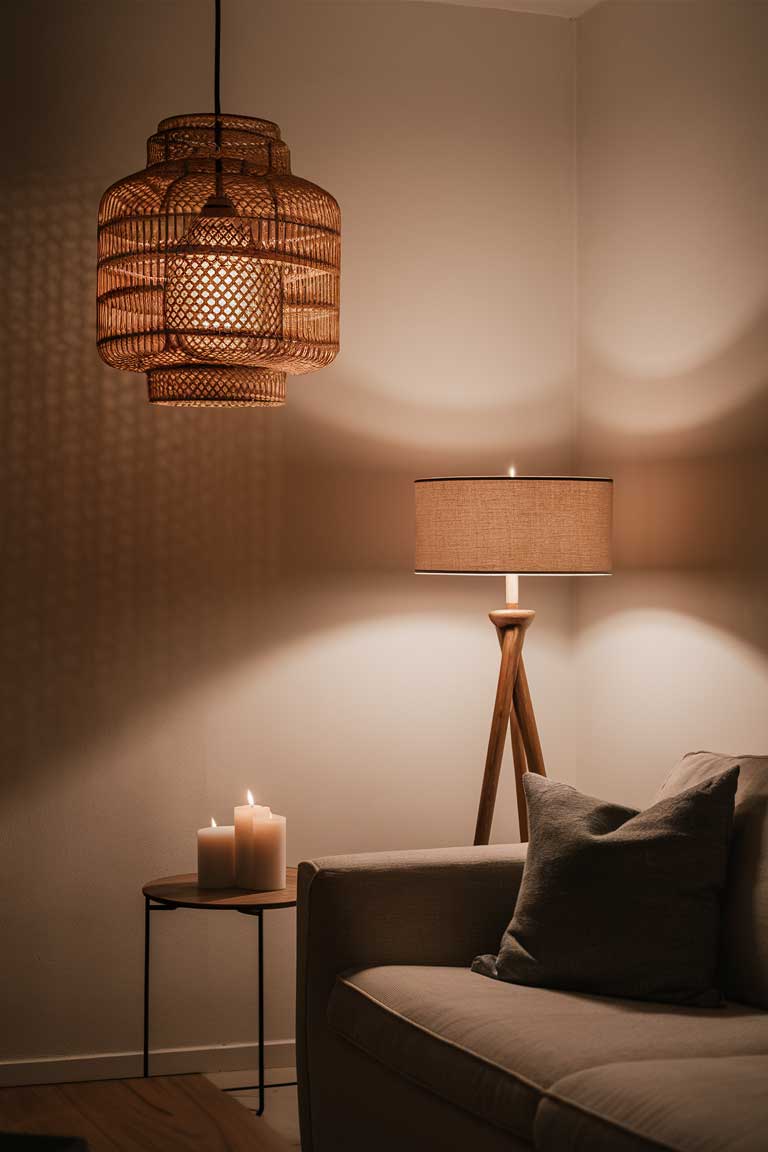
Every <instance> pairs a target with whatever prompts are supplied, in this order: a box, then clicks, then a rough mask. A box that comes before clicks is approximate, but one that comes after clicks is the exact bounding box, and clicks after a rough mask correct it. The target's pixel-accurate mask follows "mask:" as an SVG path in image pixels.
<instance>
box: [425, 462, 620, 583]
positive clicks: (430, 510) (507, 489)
mask: <svg viewBox="0 0 768 1152" xmlns="http://www.w3.org/2000/svg"><path fill="white" fill-rule="evenodd" d="M415 492H416V550H415V551H416V555H415V569H416V571H417V572H425V573H427V572H432V573H462V572H464V573H485V574H487V575H492V574H498V575H503V574H506V573H508V572H509V573H518V574H522V575H525V574H529V575H562V576H565V575H574V576H577V575H586V574H592V575H600V574H608V573H610V571H611V511H612V503H613V481H612V480H609V479H603V478H594V477H583V476H451V477H440V478H435V479H429V480H417V481H416V484H415Z"/></svg>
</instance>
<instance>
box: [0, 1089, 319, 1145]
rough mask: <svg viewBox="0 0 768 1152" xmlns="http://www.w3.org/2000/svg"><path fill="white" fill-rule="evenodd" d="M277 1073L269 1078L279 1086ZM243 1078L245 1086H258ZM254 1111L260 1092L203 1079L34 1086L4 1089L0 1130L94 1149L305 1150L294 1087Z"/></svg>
mask: <svg viewBox="0 0 768 1152" xmlns="http://www.w3.org/2000/svg"><path fill="white" fill-rule="evenodd" d="M275 1071H277V1070H272V1072H271V1074H270V1077H269V1078H270V1080H272V1081H273V1082H277V1083H280V1082H281V1081H279V1080H277V1078H276V1077H275V1076H274V1072H275ZM290 1071H292V1070H290ZM238 1075H239V1077H240V1079H239V1081H237V1082H239V1083H246V1084H247V1083H253V1082H254V1081H253V1080H252V1079H250V1078H249V1077H245V1078H243V1074H242V1073H240V1074H238ZM229 1078H230V1079H231V1078H232V1077H231V1076H230V1077H229ZM290 1078H292V1076H289V1075H286V1076H284V1077H281V1079H290ZM256 1107H258V1092H253V1091H248V1092H243V1093H236V1092H223V1091H220V1090H219V1089H218V1088H217V1087H215V1086H214V1084H213V1083H211V1079H209V1078H207V1077H205V1076H153V1077H151V1078H150V1079H146V1080H145V1079H135V1080H101V1081H89V1082H85V1083H71V1084H43V1085H34V1086H32V1085H30V1086H28V1087H21V1088H3V1089H0V1132H8V1133H10V1132H15V1133H30V1134H37V1135H41V1136H42V1135H52V1136H69V1137H80V1138H81V1139H82V1140H85V1141H87V1146H88V1149H89V1152H288V1150H290V1149H293V1148H298V1147H300V1145H299V1140H298V1119H297V1112H296V1089H295V1088H268V1089H267V1098H266V1107H265V1114H264V1116H263V1117H256V1116H254V1115H253V1114H252V1112H253V1110H255V1108H256ZM1 1142H2V1139H1V1137H0V1143H1Z"/></svg>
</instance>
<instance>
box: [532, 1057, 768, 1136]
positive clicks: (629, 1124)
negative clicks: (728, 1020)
mask: <svg viewBox="0 0 768 1152" xmlns="http://www.w3.org/2000/svg"><path fill="white" fill-rule="evenodd" d="M534 1131H535V1140H536V1147H537V1148H538V1149H540V1150H541V1152H580V1150H581V1149H585V1148H589V1150H590V1152H658V1149H659V1148H666V1149H672V1150H673V1152H765V1148H766V1141H768V1055H765V1056H720V1057H716V1058H709V1059H688V1060H644V1061H636V1062H631V1063H626V1064H611V1065H609V1066H607V1067H603V1068H590V1069H589V1070H588V1071H586V1072H577V1073H576V1074H575V1075H573V1076H566V1077H565V1079H563V1080H559V1081H558V1082H557V1083H556V1084H554V1085H553V1086H552V1088H551V1089H550V1091H549V1093H548V1095H547V1097H546V1098H545V1099H544V1100H543V1101H542V1103H541V1105H540V1106H539V1110H538V1112H537V1113H536V1123H535V1126H534Z"/></svg>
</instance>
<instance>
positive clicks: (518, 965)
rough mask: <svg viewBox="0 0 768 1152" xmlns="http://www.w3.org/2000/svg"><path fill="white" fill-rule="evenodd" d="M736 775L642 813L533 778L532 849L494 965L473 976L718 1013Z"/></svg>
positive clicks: (528, 787)
mask: <svg viewBox="0 0 768 1152" xmlns="http://www.w3.org/2000/svg"><path fill="white" fill-rule="evenodd" d="M738 774H739V769H738V766H735V767H733V768H731V769H729V770H728V771H727V772H724V773H722V774H721V775H719V776H715V777H713V778H712V779H710V780H706V781H705V782H704V783H703V784H698V785H696V786H695V787H693V788H688V789H687V790H686V791H684V792H680V793H678V794H677V795H676V796H670V797H668V798H665V799H663V800H659V801H658V802H657V803H656V804H654V805H653V806H652V807H651V808H647V809H646V810H645V811H643V812H636V811H635V810H634V809H632V808H624V807H621V806H620V805H618V804H608V803H605V802H604V801H602V800H596V799H595V798H594V797H592V796H585V795H583V794H582V793H581V792H578V791H577V790H576V789H575V788H570V787H569V786H568V785H567V784H560V783H557V782H556V781H554V780H549V779H547V778H546V777H544V776H537V775H534V774H532V773H530V772H529V773H526V775H525V777H524V779H523V783H524V787H525V796H526V800H527V801H528V821H529V828H530V843H529V845H528V856H527V860H526V864H525V870H524V873H523V880H522V884H521V887H520V893H519V895H518V898H517V903H516V905H515V911H514V916H513V917H512V920H511V922H510V924H509V927H508V928H507V930H506V932H505V933H504V936H503V937H502V941H501V947H500V950H499V954H498V956H478V957H477V959H476V960H475V961H474V963H473V965H472V970H473V971H474V972H479V973H481V974H482V975H485V976H492V977H495V978H496V979H499V980H508V981H511V982H512V983H515V984H531V985H536V986H538V987H544V988H560V989H571V990H573V991H579V992H590V993H597V994H600V995H604V996H620V997H624V996H626V997H632V998H636V999H643V1000H661V1001H665V1002H668V1003H675V1004H690V1005H699V1006H703V1007H713V1006H716V1005H717V1004H719V1003H720V1001H721V997H720V993H719V992H718V990H717V987H716V972H717V959H718V943H719V932H720V911H721V899H722V893H723V889H724V886H725V877H726V868H727V863H728V840H729V836H730V831H731V824H732V821H733V807H734V797H735V794H736V783H737V779H738Z"/></svg>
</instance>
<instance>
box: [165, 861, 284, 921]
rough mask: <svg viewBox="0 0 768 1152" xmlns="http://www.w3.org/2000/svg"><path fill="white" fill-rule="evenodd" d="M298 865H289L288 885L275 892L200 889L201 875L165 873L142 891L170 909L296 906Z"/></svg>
mask: <svg viewBox="0 0 768 1152" xmlns="http://www.w3.org/2000/svg"><path fill="white" fill-rule="evenodd" d="M296 875H297V869H296V868H286V886H285V888H278V889H277V890H276V891H274V892H247V891H245V890H244V889H243V888H198V886H197V874H196V873H195V872H189V873H187V875H185V876H164V877H163V878H162V879H161V880H151V881H150V882H149V884H145V885H144V887H143V888H142V892H143V893H144V895H145V896H147V897H149V899H150V900H155V901H156V902H157V903H158V904H165V905H167V907H169V908H223V909H226V908H230V909H232V910H233V911H235V912H251V911H255V910H256V909H257V908H293V906H294V905H295V903H296Z"/></svg>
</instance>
